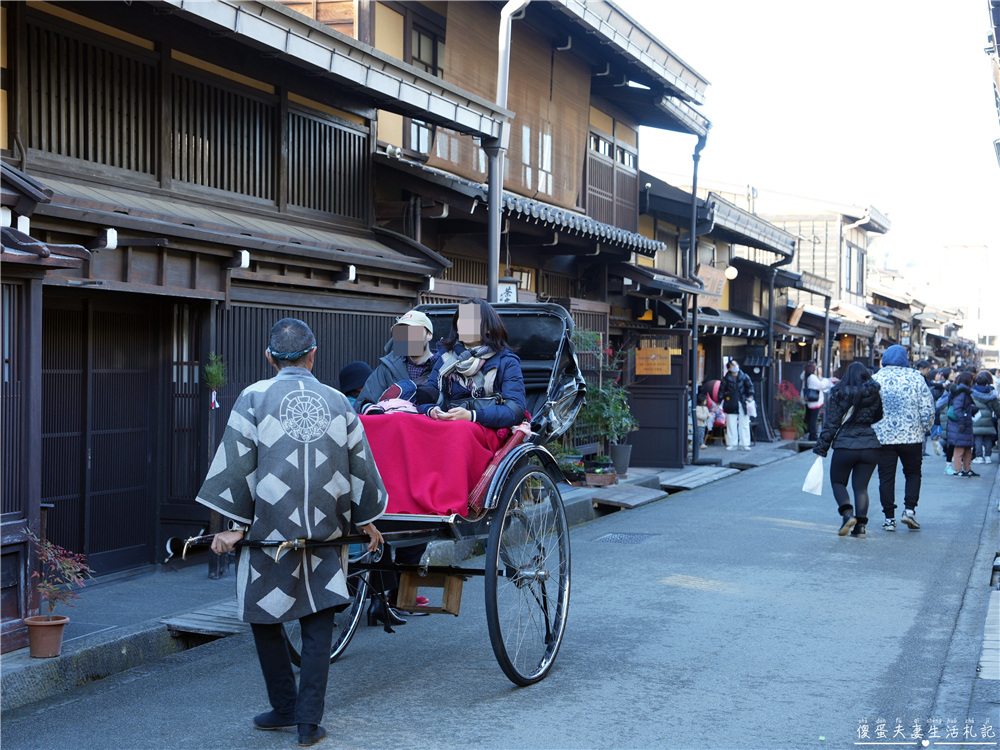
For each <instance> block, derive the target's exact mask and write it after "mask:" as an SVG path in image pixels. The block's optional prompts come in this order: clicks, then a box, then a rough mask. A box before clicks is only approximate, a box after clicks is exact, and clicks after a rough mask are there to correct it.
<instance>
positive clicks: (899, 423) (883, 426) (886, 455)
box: [872, 345, 934, 531]
mask: <svg viewBox="0 0 1000 750" xmlns="http://www.w3.org/2000/svg"><path fill="white" fill-rule="evenodd" d="M875 380H876V381H878V383H879V385H880V386H881V387H882V410H883V413H884V416H883V417H882V420H881V421H880V422H876V423H875V424H874V425H872V427H874V428H875V434H876V435H877V436H878V441H879V443H881V444H882V447H881V449H879V456H878V480H879V487H878V490H879V499H880V500H881V502H882V512H883V513H884V514H885V521H884V522H883V524H882V528H883V529H884V530H886V531H895V530H896V518H895V516H896V461H897V459H898V460H899V461H900V463H902V464H903V476H904V477H905V479H906V486H905V488H904V490H903V504H904V506H905V508H904V510H903V515H902V516H901V517H900V521H902V522H903V523H904V524H906V526H908V527H909V529H910V530H911V531H917V530H918V529H919V528H920V524H919V523H917V518H916V509H917V502H918V501H919V500H920V468H921V464H922V463H923V460H924V459H923V453H924V435H925V433H927V432H928V431H929V430H930V429H931V427H933V426H934V399H933V397H932V396H931V390H930V388H928V386H927V381H926V380H924V376H923V375H921V374H920V372H919V371H917V370H914V369H912V368H911V367H910V361H909V359H908V358H907V356H906V349H904V348H903V347H901V346H898V345H897V346H890V347H889V348H888V349H886V350H885V354H883V355H882V369H881V370H879V371H878V372H877V373H875Z"/></svg>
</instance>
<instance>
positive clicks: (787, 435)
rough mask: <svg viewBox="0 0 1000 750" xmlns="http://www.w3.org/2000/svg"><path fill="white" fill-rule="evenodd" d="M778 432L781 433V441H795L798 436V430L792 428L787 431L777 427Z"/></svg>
mask: <svg viewBox="0 0 1000 750" xmlns="http://www.w3.org/2000/svg"><path fill="white" fill-rule="evenodd" d="M778 432H780V433H781V439H782V440H795V438H796V436H797V435H798V430H796V429H794V428H793V429H791V430H787V429H785V428H784V427H779V428H778Z"/></svg>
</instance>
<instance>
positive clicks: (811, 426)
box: [802, 362, 837, 442]
mask: <svg viewBox="0 0 1000 750" xmlns="http://www.w3.org/2000/svg"><path fill="white" fill-rule="evenodd" d="M803 372H804V375H805V384H804V385H803V387H802V400H803V401H805V402H806V427H807V428H808V430H809V439H810V440H812V441H813V442H816V438H817V433H816V421H817V419H818V418H819V410H820V409H822V408H823V403H824V401H825V397H824V394H825V393H826V392H827V391H829V390H830V389H831V388H833V386H834V384H835V383H836V382H837V379H836V378H824V377H823V368H822V367H820V366H818V365H817V364H816V363H815V362H809V363H808V364H807V365H806V367H805V370H804V371H803Z"/></svg>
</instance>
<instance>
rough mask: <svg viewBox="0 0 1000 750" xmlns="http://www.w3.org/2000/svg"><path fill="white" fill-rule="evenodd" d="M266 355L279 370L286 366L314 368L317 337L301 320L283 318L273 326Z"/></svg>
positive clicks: (268, 338)
mask: <svg viewBox="0 0 1000 750" xmlns="http://www.w3.org/2000/svg"><path fill="white" fill-rule="evenodd" d="M265 356H266V357H267V361H268V362H270V363H271V364H272V365H274V367H275V369H278V370H281V369H284V368H285V367H305V368H306V369H307V370H312V366H313V361H314V360H315V357H316V337H315V336H314V335H313V332H312V330H311V329H310V328H309V326H307V325H306V324H305V323H303V322H302V321H301V320H299V319H297V318H282V319H281V320H279V321H278V322H277V323H275V324H274V327H273V328H271V333H270V335H268V337H267V351H266V352H265Z"/></svg>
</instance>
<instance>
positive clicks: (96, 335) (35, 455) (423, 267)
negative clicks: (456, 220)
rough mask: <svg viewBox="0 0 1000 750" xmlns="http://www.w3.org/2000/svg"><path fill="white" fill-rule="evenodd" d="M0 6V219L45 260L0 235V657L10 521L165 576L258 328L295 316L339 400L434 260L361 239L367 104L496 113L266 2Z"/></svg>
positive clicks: (99, 563)
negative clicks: (206, 382) (313, 340)
mask: <svg viewBox="0 0 1000 750" xmlns="http://www.w3.org/2000/svg"><path fill="white" fill-rule="evenodd" d="M0 16H2V17H0V26H2V28H3V33H4V34H5V35H6V36H5V38H4V51H5V55H4V56H3V66H4V70H3V79H2V80H3V86H2V96H0V102H2V104H3V116H2V118H0V119H2V123H0V125H2V127H0V148H2V156H3V159H4V162H5V167H4V173H3V174H4V193H3V195H4V223H5V224H10V229H14V228H17V229H18V230H22V232H23V235H24V236H25V237H27V238H28V240H25V241H24V242H23V243H21V244H22V245H24V246H25V247H27V246H29V245H31V242H30V241H29V240H36V241H37V242H36V243H35V245H34V247H36V249H39V251H40V252H41V248H44V247H48V248H51V251H50V252H49V253H48V255H47V256H45V257H43V256H42V255H36V256H35V257H26V256H18V253H19V252H20V251H18V250H17V247H18V239H17V237H18V236H20V235H18V236H15V235H12V234H10V233H9V232H8V231H7V229H5V230H4V232H5V233H4V256H3V261H4V278H3V308H2V324H0V331H2V334H3V341H2V345H3V351H4V381H3V392H2V396H3V418H4V430H5V432H4V438H5V439H4V446H3V466H2V471H3V476H4V482H3V486H2V491H3V496H2V509H3V514H2V516H0V521H2V530H3V551H2V553H3V565H2V569H3V580H2V587H0V594H2V602H3V608H2V613H3V641H2V648H3V650H4V651H7V650H10V649H12V648H17V647H19V646H21V645H23V644H24V643H25V629H24V627H23V624H22V618H23V617H25V616H27V615H28V614H30V613H33V612H34V611H35V610H36V609H37V602H36V601H33V599H32V597H31V592H30V587H28V586H26V585H25V584H26V575H27V573H28V572H29V571H30V566H31V563H30V561H28V559H27V545H26V542H25V537H24V534H23V529H24V528H25V527H27V528H30V529H32V530H34V531H35V532H38V531H39V528H40V525H41V521H42V513H41V509H42V508H43V507H45V508H47V513H46V534H47V536H48V538H50V539H52V540H53V541H55V542H57V543H59V544H61V545H63V546H65V547H68V548H70V549H73V550H76V551H81V552H85V553H87V554H88V556H89V560H90V563H91V565H92V566H93V567H94V568H95V569H96V571H97V572H98V573H99V574H111V573H115V572H119V571H127V570H137V569H143V568H144V567H145V566H151V565H155V564H156V563H159V562H162V561H163V560H164V559H165V558H166V557H167V556H168V555H169V554H170V552H169V550H168V547H169V546H170V541H171V539H173V538H176V537H184V536H188V535H190V534H191V533H192V532H197V531H198V530H199V529H201V528H204V527H205V526H206V524H207V520H208V519H207V515H206V513H205V512H204V510H203V509H202V508H201V506H198V505H197V504H196V503H194V501H193V498H194V494H195V493H196V491H197V489H198V487H199V485H200V481H201V479H202V477H203V476H204V474H205V471H206V469H207V461H208V459H209V456H210V452H211V446H210V445H209V444H208V439H207V437H208V431H209V419H210V415H211V416H212V418H214V419H216V421H217V424H219V425H221V424H222V423H223V422H224V419H225V416H226V415H227V413H228V409H229V407H230V406H231V404H232V402H233V401H234V400H235V397H236V395H237V394H238V393H239V391H240V390H241V389H242V388H243V387H244V386H245V385H247V384H249V383H251V382H253V381H255V380H257V379H259V378H261V377H265V376H267V374H268V368H267V366H266V363H265V361H264V360H263V356H262V351H263V348H264V346H265V336H266V333H267V330H268V329H269V327H270V326H271V325H272V324H273V322H275V321H276V320H277V319H279V318H281V317H285V316H289V315H292V316H296V317H300V318H303V319H304V320H306V321H307V322H309V323H310V325H311V326H312V327H313V329H314V330H315V331H316V334H317V337H318V340H319V351H320V353H319V356H318V359H317V369H316V374H317V375H318V377H320V379H322V380H323V381H324V382H327V383H330V384H331V385H334V386H336V385H337V373H338V372H339V369H340V368H341V367H342V366H343V365H345V364H347V363H348V362H350V361H353V360H358V359H363V360H367V361H369V362H372V363H374V362H375V361H377V358H378V356H379V354H380V353H381V349H382V345H383V344H384V342H385V340H386V337H387V332H388V329H389V327H390V326H391V324H392V322H393V320H394V318H395V317H396V316H398V315H399V314H400V313H402V312H404V311H406V310H407V309H409V308H411V307H412V306H413V305H414V304H415V303H416V302H418V301H419V297H420V294H421V293H422V292H425V291H428V290H429V289H431V288H432V285H433V282H434V279H435V277H437V276H440V274H441V272H442V270H443V269H445V268H448V267H449V266H450V262H449V261H448V260H447V259H445V258H444V257H442V256H441V255H440V254H438V253H437V252H435V251H434V250H432V249H430V248H428V247H426V246H425V245H422V244H420V243H419V242H418V241H416V240H414V239H413V238H411V237H407V236H403V235H401V234H398V233H395V232H393V231H391V230H388V229H384V228H381V227H379V226H377V225H376V222H375V205H376V201H375V194H376V189H375V176H374V169H375V165H374V162H373V159H372V154H373V153H374V151H375V149H376V138H375V132H376V128H377V122H378V116H379V113H380V112H387V113H392V114H396V115H398V116H400V117H404V116H405V117H415V118H419V119H420V120H421V121H423V122H427V123H429V124H430V125H431V126H433V127H448V128H449V129H451V130H453V131H455V132H460V133H463V134H467V135H468V136H469V137H478V138H486V139H489V138H496V137H498V136H499V134H500V132H501V128H502V126H503V123H504V122H505V120H506V119H507V117H508V115H509V113H508V112H507V111H505V110H502V109H500V108H499V107H496V106H495V105H493V104H491V103H490V102H488V101H486V100H484V99H482V98H479V97H476V96H473V95H471V94H470V93H469V92H466V91H462V90H460V89H458V88H457V87H456V86H454V85H452V84H450V83H448V82H446V81H443V80H441V79H439V78H436V77H434V76H431V75H429V74H427V73H425V72H424V71H421V70H417V69H415V68H413V67H412V66H410V65H404V64H401V63H400V62H399V61H397V60H394V59H392V58H390V57H387V56H386V55H383V54H381V53H379V52H378V51H376V50H373V49H371V48H370V47H368V46H367V45H364V44H361V43H359V42H357V41H355V40H353V39H350V38H349V37H346V36H344V35H342V34H339V33H336V32H334V31H332V30H330V29H329V28H328V27H326V26H325V25H323V24H319V23H316V22H313V21H310V20H309V19H307V18H304V17H303V16H301V15H300V14H298V13H296V12H294V11H291V10H289V9H287V8H285V7H284V6H282V5H280V4H277V3H273V2H269V1H268V0H263V1H262V2H254V1H245V2H238V3H237V2H202V3H181V2H179V1H178V2H151V3H145V2H134V3H131V4H128V5H126V4H123V3H120V2H89V3H75V2H60V3H46V2H32V3H23V2H10V3H7V2H4V3H0ZM8 164H10V165H14V166H15V167H16V170H13V171H10V170H8V169H7V165H8ZM22 239H23V238H22ZM57 246H61V247H62V250H60V249H59V247H57ZM73 248H75V250H74V249H73ZM8 250H10V251H11V252H8ZM29 254H30V253H29ZM8 256H11V257H13V258H14V260H11V258H9V257H8ZM15 256H17V257H15ZM209 352H217V353H219V354H221V355H222V357H223V359H224V361H225V363H226V365H227V367H228V379H229V384H228V385H227V386H226V387H225V388H223V389H222V391H221V393H220V396H221V403H222V407H223V408H222V409H220V410H217V411H215V412H211V411H210V410H209V397H210V396H209V392H208V390H207V389H206V388H204V387H203V386H202V383H201V367H202V365H203V364H204V363H205V361H206V357H207V354H208V353H209ZM220 432H221V431H220Z"/></svg>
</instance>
